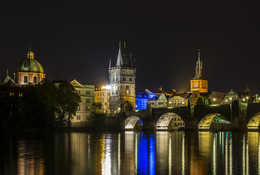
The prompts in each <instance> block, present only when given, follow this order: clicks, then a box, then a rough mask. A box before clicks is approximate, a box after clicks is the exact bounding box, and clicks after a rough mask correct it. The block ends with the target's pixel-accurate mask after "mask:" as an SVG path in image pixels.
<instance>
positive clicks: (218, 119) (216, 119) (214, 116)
mask: <svg viewBox="0 0 260 175" xmlns="http://www.w3.org/2000/svg"><path fill="white" fill-rule="evenodd" d="M213 126H214V129H226V127H229V126H231V123H230V121H228V120H227V119H226V118H225V117H224V116H223V115H221V114H219V113H211V114H208V115H206V116H205V117H203V118H202V119H201V121H200V122H199V125H198V129H202V130H203V129H205V130H209V129H211V128H212V127H213Z"/></svg>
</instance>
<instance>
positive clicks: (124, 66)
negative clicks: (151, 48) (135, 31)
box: [108, 42, 136, 114]
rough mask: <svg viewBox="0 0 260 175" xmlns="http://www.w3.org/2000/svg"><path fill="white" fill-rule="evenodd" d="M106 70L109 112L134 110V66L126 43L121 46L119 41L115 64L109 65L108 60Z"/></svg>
mask: <svg viewBox="0 0 260 175" xmlns="http://www.w3.org/2000/svg"><path fill="white" fill-rule="evenodd" d="M108 72H109V79H110V87H111V89H110V97H109V105H110V112H111V113H112V114H117V113H120V112H124V111H129V110H134V109H135V78H136V68H135V62H134V60H133V58H132V56H131V55H130V57H129V58H128V55H127V52H126V43H124V46H123V47H122V46H121V42H119V50H118V56H117V62H116V66H114V67H111V60H110V63H109V68H108Z"/></svg>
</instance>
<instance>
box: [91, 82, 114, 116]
mask: <svg viewBox="0 0 260 175" xmlns="http://www.w3.org/2000/svg"><path fill="white" fill-rule="evenodd" d="M109 94H110V87H105V86H104V87H101V88H100V89H96V90H95V102H96V103H101V104H102V109H101V110H102V112H104V113H106V114H108V113H110V110H109Z"/></svg>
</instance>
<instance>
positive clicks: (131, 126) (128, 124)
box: [125, 116, 143, 130]
mask: <svg viewBox="0 0 260 175" xmlns="http://www.w3.org/2000/svg"><path fill="white" fill-rule="evenodd" d="M142 126H143V121H142V120H141V119H140V118H139V117H137V116H130V117H127V118H126V119H125V130H135V129H141V128H142Z"/></svg>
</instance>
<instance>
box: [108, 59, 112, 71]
mask: <svg viewBox="0 0 260 175" xmlns="http://www.w3.org/2000/svg"><path fill="white" fill-rule="evenodd" d="M108 68H109V69H110V68H111V58H110V59H109V65H108Z"/></svg>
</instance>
